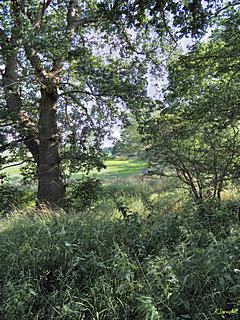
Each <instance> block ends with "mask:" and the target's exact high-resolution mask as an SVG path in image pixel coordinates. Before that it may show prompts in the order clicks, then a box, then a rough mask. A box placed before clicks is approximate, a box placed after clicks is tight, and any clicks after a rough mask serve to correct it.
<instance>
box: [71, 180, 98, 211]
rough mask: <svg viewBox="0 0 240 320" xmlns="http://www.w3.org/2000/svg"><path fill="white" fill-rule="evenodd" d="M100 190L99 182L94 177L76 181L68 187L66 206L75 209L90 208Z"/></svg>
mask: <svg viewBox="0 0 240 320" xmlns="http://www.w3.org/2000/svg"><path fill="white" fill-rule="evenodd" d="M101 188H102V183H101V180H99V179H97V178H95V177H88V176H84V177H83V178H81V179H78V180H77V181H75V182H74V183H73V184H71V185H69V187H68V190H67V201H66V202H67V206H68V207H72V208H75V209H85V208H87V207H90V206H91V205H92V204H93V203H94V202H95V201H96V200H97V199H98V197H99V195H100V191H101Z"/></svg>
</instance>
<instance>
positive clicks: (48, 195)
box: [37, 85, 64, 207]
mask: <svg viewBox="0 0 240 320" xmlns="http://www.w3.org/2000/svg"><path fill="white" fill-rule="evenodd" d="M57 97H58V94H57V87H56V86H54V85H52V86H51V85H49V86H48V87H47V88H46V89H44V88H42V89H41V100H40V116H39V140H40V146H39V165H38V181H39V182H38V194H37V199H38V200H37V201H38V206H39V207H41V205H47V206H49V205H50V206H51V207H52V206H61V205H62V204H63V202H64V184H63V181H62V178H61V171H60V157H59V135H58V128H57V115H56V112H57V110H56V105H57Z"/></svg>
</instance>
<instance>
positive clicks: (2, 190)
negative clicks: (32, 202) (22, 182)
mask: <svg viewBox="0 0 240 320" xmlns="http://www.w3.org/2000/svg"><path fill="white" fill-rule="evenodd" d="M0 199H1V201H0V216H1V215H2V216H4V215H5V214H7V213H10V212H11V210H13V209H15V208H20V207H21V206H22V205H23V204H24V203H25V201H26V193H25V192H24V191H22V190H20V189H19V188H16V187H14V186H10V185H8V184H2V185H0Z"/></svg>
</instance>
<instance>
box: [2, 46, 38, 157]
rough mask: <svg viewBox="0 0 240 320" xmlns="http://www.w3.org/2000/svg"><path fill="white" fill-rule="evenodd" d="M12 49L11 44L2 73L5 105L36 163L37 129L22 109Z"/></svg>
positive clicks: (15, 53)
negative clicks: (10, 52)
mask: <svg viewBox="0 0 240 320" xmlns="http://www.w3.org/2000/svg"><path fill="white" fill-rule="evenodd" d="M14 50H16V48H15V47H14V46H13V48H12V52H13V53H12V54H11V55H9V56H8V57H7V58H6V62H5V63H6V67H5V72H4V74H3V85H4V93H5V100H6V107H7V110H8V113H9V116H10V118H11V119H12V121H13V122H14V123H15V128H16V130H17V131H18V132H19V134H20V135H21V137H22V139H23V141H24V143H25V145H26V147H27V148H28V150H29V151H30V152H31V154H32V156H33V158H34V160H35V161H36V163H37V162H38V152H39V140H38V130H37V128H36V126H35V123H34V122H33V121H32V119H31V118H30V117H29V116H28V115H27V113H26V112H23V111H22V100H21V96H20V94H19V85H18V83H19V79H18V63H17V52H16V51H14Z"/></svg>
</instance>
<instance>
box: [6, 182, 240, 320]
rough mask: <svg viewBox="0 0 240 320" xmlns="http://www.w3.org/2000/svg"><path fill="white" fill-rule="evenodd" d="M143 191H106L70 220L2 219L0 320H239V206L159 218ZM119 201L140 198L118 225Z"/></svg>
mask: <svg viewBox="0 0 240 320" xmlns="http://www.w3.org/2000/svg"><path fill="white" fill-rule="evenodd" d="M150 189H151V188H150ZM150 189H148V188H146V186H145V187H144V188H143V187H142V188H141V187H139V189H137V191H136V190H135V191H136V192H134V191H133V190H132V187H131V186H125V187H124V186H123V185H122V186H120V185H119V187H118V188H116V187H114V188H113V189H111V187H110V186H107V187H106V188H105V190H104V194H105V196H104V197H103V196H102V198H100V200H99V201H98V202H97V203H96V205H95V207H92V208H91V209H89V210H87V209H86V210H85V211H84V212H79V213H78V214H77V213H75V214H71V215H70V214H65V213H64V212H48V211H46V212H42V213H41V214H40V213H38V212H36V211H27V210H25V212H18V213H17V214H15V215H13V216H11V217H9V218H7V219H2V220H1V221H0V253H1V262H0V266H1V268H0V319H2V320H15V319H24V320H25V319H26V320H37V319H38V320H45V319H49V320H50V319H56V320H58V319H59V320H60V319H61V320H62V319H66V320H77V319H84V320H87V319H92V320H97V319H109V320H117V319H120V320H125V319H126V320H127V319H129V320H134V319H136V320H141V319H143V320H157V319H159V320H168V319H169V320H177V319H178V320H180V319H182V320H183V319H192V320H197V319H199V320H202V319H238V317H239V304H240V267H239V266H240V250H239V246H240V238H239V231H240V228H239V216H238V210H239V203H238V202H237V201H235V202H233V201H229V202H226V203H225V204H224V205H222V206H221V207H218V208H212V207H210V206H209V207H206V208H205V211H208V213H209V214H208V215H207V219H205V218H203V217H202V216H201V213H200V212H198V211H197V210H195V209H194V208H193V207H192V206H187V205H185V206H182V207H181V208H178V210H176V209H174V210H172V211H171V212H170V211H168V212H167V211H166V209H164V210H161V206H160V204H159V203H157V202H155V204H154V203H152V202H151V199H150V197H148V195H149V196H150V191H151V190H150ZM149 190H150V191H149ZM151 192H152V191H151ZM107 194H108V197H106V195H107ZM143 195H145V198H144V197H143ZM168 197H169V195H168ZM119 198H121V201H122V202H124V203H127V201H129V202H128V203H127V206H131V201H130V200H129V199H131V200H132V201H136V202H137V201H139V199H140V198H141V199H143V200H142V202H141V206H142V207H141V210H142V211H141V212H140V210H134V209H135V208H134V205H132V208H130V209H132V210H131V211H129V212H130V213H129V215H128V216H127V217H125V219H123V218H122V216H121V214H120V213H119V212H118V209H117V208H116V199H119ZM104 199H105V202H106V203H107V205H109V208H110V209H108V210H106V204H104ZM154 199H155V198H154ZM160 200H161V199H160ZM160 200H159V201H160ZM155 201H156V199H155ZM104 205H105V206H104ZM114 210H115V211H114ZM144 210H145V211H146V212H147V214H144ZM133 211H134V212H133ZM111 212H112V215H111Z"/></svg>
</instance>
